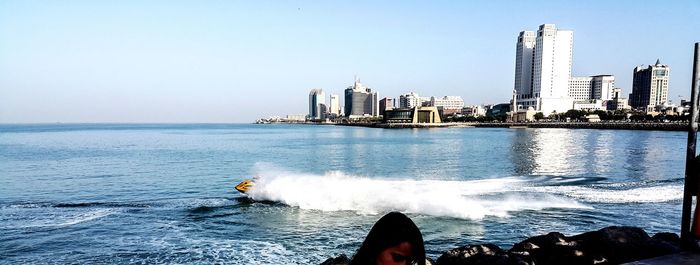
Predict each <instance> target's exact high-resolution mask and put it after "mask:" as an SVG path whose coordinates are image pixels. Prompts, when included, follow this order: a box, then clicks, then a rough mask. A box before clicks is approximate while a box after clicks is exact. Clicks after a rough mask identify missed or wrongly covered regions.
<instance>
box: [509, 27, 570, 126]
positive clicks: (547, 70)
mask: <svg viewBox="0 0 700 265" xmlns="http://www.w3.org/2000/svg"><path fill="white" fill-rule="evenodd" d="M533 35H534V33H533V32H532V31H523V32H520V34H519V36H518V44H517V47H516V59H515V90H516V91H517V93H518V95H517V96H516V98H518V99H519V102H520V103H521V104H522V105H523V106H524V108H527V107H533V108H534V109H535V110H537V111H541V112H542V113H544V114H545V115H548V114H550V113H552V112H553V111H556V112H559V113H561V112H566V111H567V110H569V109H571V108H572V107H573V100H572V99H571V98H570V97H569V79H570V78H571V64H572V55H573V36H574V32H573V31H571V30H559V29H557V28H556V27H555V26H554V24H543V25H540V28H539V30H538V31H537V35H536V36H533ZM533 37H534V43H533ZM530 58H531V59H532V61H531V62H529V63H528V62H527V60H528V59H530ZM528 73H531V76H529V75H528Z"/></svg>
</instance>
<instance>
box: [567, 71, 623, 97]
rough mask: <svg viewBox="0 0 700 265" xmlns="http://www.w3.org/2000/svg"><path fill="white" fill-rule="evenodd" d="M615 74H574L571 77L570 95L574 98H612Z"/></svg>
mask: <svg viewBox="0 0 700 265" xmlns="http://www.w3.org/2000/svg"><path fill="white" fill-rule="evenodd" d="M614 88H615V76H614V75H594V76H574V77H571V79H569V97H570V98H572V99H573V100H591V99H599V100H611V99H612V98H613V89H614Z"/></svg>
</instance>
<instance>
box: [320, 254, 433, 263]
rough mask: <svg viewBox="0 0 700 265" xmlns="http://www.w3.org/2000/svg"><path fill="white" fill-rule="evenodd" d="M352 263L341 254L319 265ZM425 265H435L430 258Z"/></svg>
mask: <svg viewBox="0 0 700 265" xmlns="http://www.w3.org/2000/svg"><path fill="white" fill-rule="evenodd" d="M348 263H350V259H348V256H345V254H340V256H337V257H335V258H328V259H327V260H326V261H324V262H321V264H319V265H347V264H348ZM425 265H433V261H432V260H431V259H429V258H426V259H425Z"/></svg>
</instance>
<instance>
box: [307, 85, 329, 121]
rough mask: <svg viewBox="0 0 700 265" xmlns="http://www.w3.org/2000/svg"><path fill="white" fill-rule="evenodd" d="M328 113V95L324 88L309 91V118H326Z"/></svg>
mask: <svg viewBox="0 0 700 265" xmlns="http://www.w3.org/2000/svg"><path fill="white" fill-rule="evenodd" d="M325 114H326V95H325V94H324V93H323V89H311V92H309V119H310V120H320V119H324V118H325Z"/></svg>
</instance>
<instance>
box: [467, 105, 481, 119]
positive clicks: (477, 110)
mask: <svg viewBox="0 0 700 265" xmlns="http://www.w3.org/2000/svg"><path fill="white" fill-rule="evenodd" d="M462 115H464V116H470V117H481V116H484V115H486V108H484V106H481V105H474V106H466V107H464V108H462Z"/></svg>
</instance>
